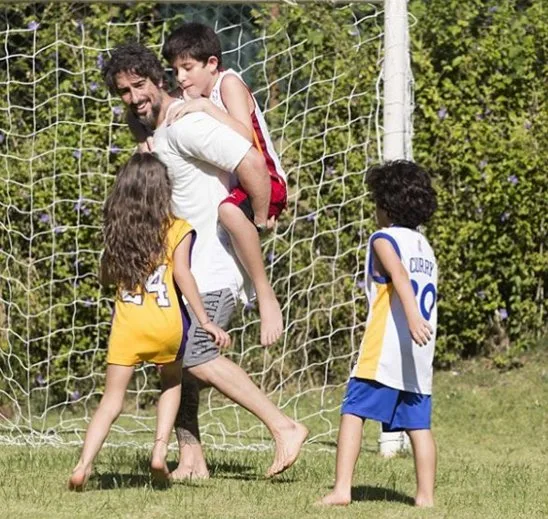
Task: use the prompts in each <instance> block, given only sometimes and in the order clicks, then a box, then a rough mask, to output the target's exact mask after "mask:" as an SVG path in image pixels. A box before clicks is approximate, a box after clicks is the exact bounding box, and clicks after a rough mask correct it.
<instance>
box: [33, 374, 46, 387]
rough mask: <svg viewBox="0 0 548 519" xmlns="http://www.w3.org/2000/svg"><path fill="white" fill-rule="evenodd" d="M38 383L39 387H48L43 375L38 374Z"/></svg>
mask: <svg viewBox="0 0 548 519" xmlns="http://www.w3.org/2000/svg"><path fill="white" fill-rule="evenodd" d="M35 380H36V383H37V384H38V385H39V386H45V385H46V379H45V378H44V377H43V376H42V373H38V375H36V379H35Z"/></svg>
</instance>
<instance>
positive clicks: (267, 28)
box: [0, 0, 412, 449]
mask: <svg viewBox="0 0 548 519" xmlns="http://www.w3.org/2000/svg"><path fill="white" fill-rule="evenodd" d="M406 4H407V2H406V0H386V2H379V1H360V2H353V3H347V2H340V1H332V0H326V1H321V0H316V1H314V0H298V1H297V0H295V1H286V2H266V1H260V0H259V1H255V2H236V1H231V0H228V1H224V2H213V1H210V0H207V1H205V2H204V1H203V2H194V3H192V2H166V1H161V2H154V3H149V2H147V3H141V2H135V3H131V4H130V5H128V3H127V2H110V3H108V2H79V3H78V4H71V3H68V2H48V3H44V4H42V5H41V6H40V9H34V8H33V7H32V5H31V4H20V5H17V4H14V5H9V6H7V7H5V15H4V17H3V20H2V21H0V37H1V38H2V41H3V45H2V49H0V63H1V65H0V91H1V95H0V162H2V168H0V225H1V233H0V240H1V241H0V267H1V275H0V443H30V444H42V443H44V444H54V445H57V444H59V445H64V444H71V443H79V442H81V441H82V439H83V434H84V431H85V428H86V426H87V423H88V422H89V419H90V417H91V415H92V413H93V410H94V408H95V406H96V405H97V402H98V399H99V398H100V395H101V394H102V390H103V386H104V373H105V357H106V355H105V351H106V344H107V340H108V333H109V326H110V317H111V311H112V293H111V292H108V291H105V290H104V289H102V288H101V287H100V285H99V283H98V278H97V265H98V259H99V255H100V251H101V210H102V205H103V202H104V199H105V197H106V194H107V192H108V189H109V187H110V185H111V183H112V179H113V175H114V173H115V171H116V169H117V168H118V167H119V165H120V164H121V163H122V162H124V161H125V160H126V159H127V158H128V157H129V155H130V154H131V153H132V151H133V149H134V143H133V142H132V140H131V137H130V135H129V133H128V131H127V128H126V125H125V123H124V116H123V105H122V103H121V102H120V101H119V100H118V99H117V98H116V97H113V96H110V95H109V94H108V92H107V90H106V87H105V86H104V84H103V83H102V78H101V73H100V69H101V66H102V64H103V63H104V61H105V60H106V59H108V56H109V52H110V51H111V50H112V49H113V48H114V47H115V46H116V45H117V44H119V43H121V42H123V41H126V40H127V39H137V40H139V41H141V42H142V43H144V44H145V45H147V46H149V47H150V48H151V49H153V50H154V51H155V52H156V53H157V54H158V55H160V50H161V47H162V45H163V43H164V41H165V39H166V37H167V35H168V34H169V32H170V31H171V30H173V29H174V28H175V27H177V25H178V24H180V23H181V22H182V21H191V20H194V21H200V22H203V23H207V24H209V25H211V26H212V27H214V29H215V30H216V32H217V33H218V34H219V37H220V39H221V42H222V45H223V60H224V61H226V66H229V67H232V68H234V69H235V70H237V71H238V72H240V73H241V74H242V75H243V77H244V79H245V80H246V82H247V83H248V84H249V85H250V87H251V88H252V90H253V91H254V93H255V95H256V97H257V100H258V102H259V103H260V105H261V108H262V109H263V112H264V113H265V118H266V120H267V124H268V127H269V130H270V134H271V136H272V139H273V141H274V144H275V146H276V147H277V149H278V152H279V155H280V158H281V160H282V163H283V165H284V168H285V170H286V172H287V174H288V185H289V204H288V208H287V210H286V211H285V212H284V214H283V215H282V217H281V219H280V222H279V224H278V227H277V230H276V232H275V233H274V234H273V235H271V236H270V237H269V238H268V239H267V240H266V241H265V242H264V244H263V248H264V254H265V262H266V265H267V272H268V274H269V276H270V279H271V282H272V285H273V287H274V290H275V291H276V293H277V295H278V297H279V299H280V302H281V304H282V311H283V315H284V320H285V323H286V330H285V334H284V336H283V338H282V340H281V341H280V342H279V344H277V345H276V346H274V347H272V348H270V349H263V348H262V347H260V345H259V344H258V312H257V309H256V308H255V307H254V306H253V305H247V306H245V307H242V308H240V310H238V312H237V316H236V318H235V319H234V321H233V329H232V331H231V333H232V337H233V342H234V346H233V348H232V349H231V351H229V352H228V353H227V355H228V356H229V357H230V358H231V359H232V360H234V362H236V363H238V364H239V365H240V366H242V368H243V369H245V370H246V371H247V372H248V373H249V374H250V376H251V377H252V379H253V381H254V382H255V383H256V384H258V385H259V386H260V387H261V388H262V389H263V390H264V391H265V392H267V394H268V395H269V397H270V398H271V399H272V400H273V401H274V402H275V403H276V404H277V405H279V406H280V407H281V408H283V409H284V411H285V412H286V413H288V414H290V415H291V416H293V417H294V418H296V419H299V420H301V421H303V422H304V423H305V424H307V425H308V427H309V428H310V430H311V431H312V435H311V437H310V439H309V442H310V443H311V444H313V445H316V446H318V447H320V448H321V447H326V446H330V445H332V441H333V440H334V439H335V436H336V431H337V428H338V420H339V417H338V409H339V404H340V398H341V396H342V390H343V388H344V384H345V381H346V378H347V376H348V373H349V369H350V366H351V363H352V360H353V358H354V357H355V354H356V352H357V349H358V347H359V344H360V341H361V338H362V335H363V323H364V322H365V316H366V306H367V302H366V300H365V294H364V290H363V286H364V285H363V278H364V257H365V246H366V243H367V236H368V235H369V233H370V232H371V231H372V230H373V229H374V225H375V222H374V219H373V218H372V216H371V215H372V214H373V212H372V207H371V204H370V202H369V201H368V200H367V197H366V196H365V183H364V173H365V170H366V169H367V167H368V166H369V165H370V164H371V163H374V162H378V161H380V160H382V159H387V160H388V159H394V158H400V157H405V158H410V156H411V133H412V131H411V130H412V120H411V112H412V88H411V86H412V76H411V72H410V66H409V55H408V35H407V11H406ZM42 8H43V9H42ZM157 383H158V377H157V373H156V369H155V368H154V366H150V365H145V366H142V367H140V368H139V369H138V370H137V372H136V377H135V379H134V381H133V382H132V385H131V387H130V391H129V398H128V400H127V404H126V407H125V409H124V412H123V414H122V416H121V418H120V420H119V421H118V422H117V424H116V425H115V428H114V434H113V435H112V436H111V437H110V439H109V441H110V442H111V443H112V444H116V445H119V444H128V443H142V442H143V441H145V442H147V441H149V440H150V431H151V430H152V429H153V427H154V417H153V411H154V402H155V400H156V398H157V393H158V385H157ZM200 422H201V426H202V431H203V434H202V436H203V439H204V441H205V442H206V443H207V444H209V445H213V446H216V447H218V448H226V449H249V448H256V449H265V448H269V446H270V443H269V442H270V439H269V435H268V433H267V432H266V431H265V429H264V427H263V426H262V425H260V424H259V423H258V421H257V420H256V419H254V418H253V417H251V416H250V415H249V414H248V413H247V412H246V411H243V410H242V409H240V408H238V407H237V406H235V405H233V404H232V403H231V402H229V401H227V400H226V399H224V398H221V397H220V396H219V395H218V394H217V393H215V392H204V394H203V399H202V406H201V408H200ZM142 433H146V434H144V435H143V434H142Z"/></svg>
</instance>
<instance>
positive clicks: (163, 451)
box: [150, 439, 169, 483]
mask: <svg viewBox="0 0 548 519" xmlns="http://www.w3.org/2000/svg"><path fill="white" fill-rule="evenodd" d="M166 458H167V442H165V441H164V440H161V439H157V440H156V441H155V442H154V447H153V448H152V459H151V460H150V471H151V473H152V477H153V479H155V480H156V481H158V482H161V483H165V482H167V481H168V480H169V469H168V468H167V463H166Z"/></svg>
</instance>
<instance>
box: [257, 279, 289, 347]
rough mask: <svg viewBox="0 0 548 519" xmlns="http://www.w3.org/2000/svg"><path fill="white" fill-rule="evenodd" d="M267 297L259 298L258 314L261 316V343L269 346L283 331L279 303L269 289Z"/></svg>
mask: <svg viewBox="0 0 548 519" xmlns="http://www.w3.org/2000/svg"><path fill="white" fill-rule="evenodd" d="M270 292H271V293H270V294H269V295H268V296H267V297H264V296H262V297H261V298H259V315H260V317H261V344H262V345H263V346H271V345H272V344H274V343H275V342H276V341H277V340H278V339H279V338H280V337H281V335H282V333H283V331H284V321H283V317H282V310H281V308H280V303H278V300H277V299H276V294H274V291H273V290H272V289H271V290H270Z"/></svg>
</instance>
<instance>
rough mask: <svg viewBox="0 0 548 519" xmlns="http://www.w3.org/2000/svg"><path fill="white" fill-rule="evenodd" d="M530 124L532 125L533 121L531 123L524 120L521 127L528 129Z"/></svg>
mask: <svg viewBox="0 0 548 519" xmlns="http://www.w3.org/2000/svg"><path fill="white" fill-rule="evenodd" d="M531 126H533V123H531V121H525V122H524V123H523V127H524V128H525V129H526V130H530V129H531Z"/></svg>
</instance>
